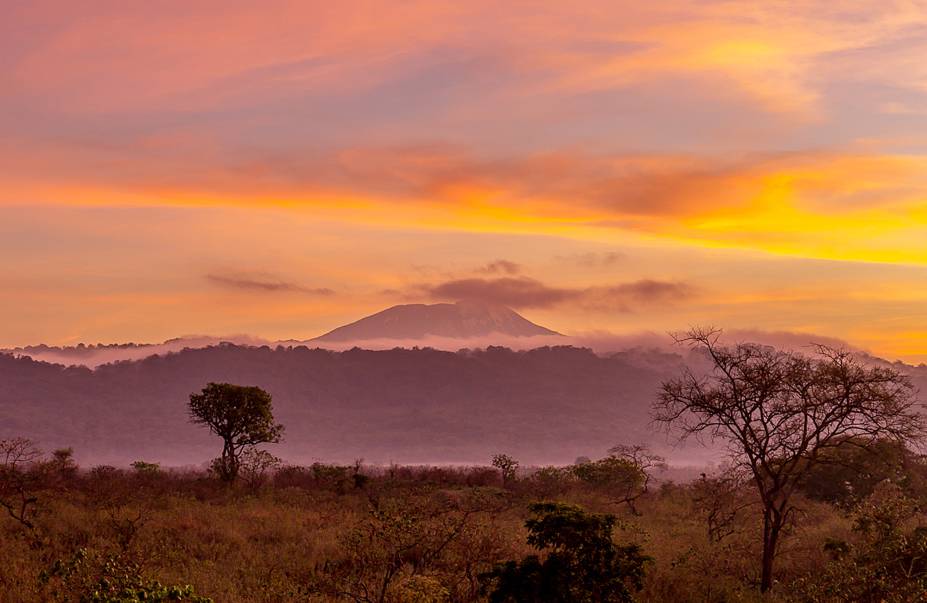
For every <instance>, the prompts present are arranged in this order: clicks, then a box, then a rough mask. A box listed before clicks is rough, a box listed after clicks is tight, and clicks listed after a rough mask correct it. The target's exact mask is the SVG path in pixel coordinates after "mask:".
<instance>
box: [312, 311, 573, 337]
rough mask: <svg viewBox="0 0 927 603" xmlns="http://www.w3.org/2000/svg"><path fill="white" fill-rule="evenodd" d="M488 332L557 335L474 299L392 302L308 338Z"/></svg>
mask: <svg viewBox="0 0 927 603" xmlns="http://www.w3.org/2000/svg"><path fill="white" fill-rule="evenodd" d="M490 334H499V335H508V336H513V337H533V336H537V335H559V333H557V332H556V331H552V330H550V329H547V328H545V327H542V326H540V325H537V324H534V323H533V322H531V321H530V320H528V319H526V318H525V317H523V316H521V315H520V314H518V313H517V312H515V311H514V310H512V309H511V308H507V307H505V306H500V305H495V304H489V303H484V302H478V301H459V302H457V303H455V304H430V305H429V304H405V305H399V306H393V307H392V308H387V309H386V310H383V311H382V312H377V313H376V314H373V315H371V316H368V317H366V318H362V319H360V320H358V321H356V322H352V323H351V324H348V325H345V326H343V327H338V328H337V329H334V330H333V331H329V332H328V333H326V334H324V335H322V336H320V337H316V338H315V339H313V340H311V341H319V342H339V341H368V340H375V339H402V340H406V339H422V338H424V337H426V336H437V337H453V338H460V339H467V338H473V337H482V336H486V335H490Z"/></svg>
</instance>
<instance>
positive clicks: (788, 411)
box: [654, 329, 925, 592]
mask: <svg viewBox="0 0 927 603" xmlns="http://www.w3.org/2000/svg"><path fill="white" fill-rule="evenodd" d="M720 335H721V331H719V330H717V329H692V330H690V331H689V332H687V333H686V334H685V335H682V336H677V338H676V340H677V342H678V343H682V344H687V345H690V346H692V347H693V348H695V349H698V350H701V351H702V352H703V353H704V354H706V356H707V357H708V359H709V360H710V361H711V370H709V371H708V372H707V374H697V373H695V372H694V371H693V370H692V369H688V368H687V369H686V370H685V371H684V372H683V374H682V375H681V376H680V377H678V378H676V379H672V380H670V381H667V382H665V383H664V384H663V387H662V391H661V393H660V396H659V399H658V401H657V403H656V405H655V408H654V419H655V421H656V422H658V423H661V424H663V425H664V426H666V427H667V428H668V429H676V430H678V431H679V432H680V434H681V436H680V437H681V438H683V439H684V438H686V437H689V436H697V437H698V436H703V437H707V438H709V439H711V440H713V441H723V442H726V443H727V445H728V450H729V452H730V455H731V461H732V463H733V464H734V466H735V467H738V468H742V469H743V470H745V471H747V473H748V475H750V477H751V479H752V482H753V484H754V485H755V487H756V491H757V494H758V496H759V499H760V502H761V504H762V507H763V555H762V572H761V579H760V589H761V590H762V591H764V592H765V591H768V590H769V589H770V588H771V586H772V583H773V562H774V560H775V557H776V553H777V550H778V547H779V540H780V536H781V534H782V529H783V527H785V526H786V525H787V523H788V522H789V520H790V519H791V517H792V515H793V514H794V511H795V508H794V506H793V505H792V495H793V493H794V492H795V490H796V488H797V487H798V485H799V484H800V482H801V480H802V478H803V477H804V476H805V475H806V473H807V472H808V471H809V470H810V469H811V468H813V467H814V466H815V465H816V464H817V463H818V462H819V461H820V457H821V455H822V453H824V452H825V451H828V450H831V449H833V448H836V447H838V446H841V445H856V446H867V445H871V444H873V443H875V442H876V441H877V440H879V439H891V440H895V441H899V442H903V443H906V444H909V443H914V442H917V441H919V440H920V439H921V438H922V437H923V436H924V433H925V424H924V419H923V417H922V416H921V415H919V414H918V413H917V412H916V411H915V406H916V396H915V392H914V389H913V386H912V384H911V382H910V380H909V379H908V377H907V376H905V375H903V374H901V373H899V372H898V371H897V370H895V369H894V368H891V367H884V366H869V365H866V364H864V363H863V362H862V361H860V360H859V359H858V358H857V357H856V356H855V355H853V354H852V353H850V352H847V351H844V350H838V349H833V348H829V347H825V346H816V349H815V352H816V353H815V354H813V355H804V354H797V353H790V352H784V351H779V350H776V349H774V348H770V347H766V346H759V345H754V344H738V345H735V346H733V347H727V346H723V345H720V344H719V338H720Z"/></svg>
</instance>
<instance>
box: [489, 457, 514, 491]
mask: <svg viewBox="0 0 927 603" xmlns="http://www.w3.org/2000/svg"><path fill="white" fill-rule="evenodd" d="M492 466H493V467H495V468H496V469H498V470H499V472H500V473H501V474H502V485H503V486H508V485H509V484H511V483H512V482H513V481H515V472H516V471H518V461H516V460H515V459H513V458H512V457H510V456H509V455H507V454H496V455H494V456H493V457H492Z"/></svg>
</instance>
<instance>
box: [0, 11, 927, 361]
mask: <svg viewBox="0 0 927 603" xmlns="http://www.w3.org/2000/svg"><path fill="white" fill-rule="evenodd" d="M3 13H4V18H3V19H0V91H2V92H0V235H2V237H0V253H2V256H0V257H2V258H3V261H2V262H0V285H2V286H0V315H2V316H3V317H4V318H3V319H2V322H0V346H4V345H22V344H29V343H37V342H46V343H56V344H64V343H74V342H78V341H86V342H97V341H107V342H108V341H130V340H131V341H152V340H163V339H166V338H169V337H173V336H177V335H181V334H188V333H204V334H215V335H227V334H233V333H248V334H253V335H258V336H264V337H269V338H290V337H293V338H305V337H309V336H313V335H316V334H318V333H320V332H322V331H324V330H327V329H329V328H332V327H334V326H337V325H338V324H341V323H343V322H345V321H348V320H351V319H354V318H357V317H358V316H360V315H362V314H365V313H369V312H372V311H375V310H378V309H380V308H382V307H384V306H386V305H390V304H393V303H400V302H405V301H433V300H436V299H440V298H441V295H442V293H441V292H442V291H446V290H449V289H448V288H447V287H442V286H443V285H447V284H448V283H458V281H462V282H464V283H465V285H466V286H471V287H473V286H477V287H478V288H479V289H478V290H479V291H480V292H481V294H483V295H487V296H490V297H494V298H496V299H498V300H500V301H504V302H507V303H513V304H516V305H519V306H520V307H519V308H518V309H519V310H520V311H522V312H523V313H524V314H525V315H526V316H528V317H529V318H532V319H534V320H537V321H538V322H542V323H543V324H545V325H546V326H550V327H551V328H555V329H557V330H560V331H564V332H571V333H580V332H591V331H612V332H616V333H629V332H637V331H642V330H653V331H658V332H660V331H666V330H670V329H677V328H682V327H685V326H687V325H690V324H706V323H711V324H716V325H720V326H724V327H728V328H737V329H761V330H776V331H783V330H784V331H801V332H812V333H820V334H821V335H827V336H834V337H839V338H843V339H845V340H847V341H849V342H851V343H853V344H854V345H858V346H861V347H864V348H867V349H870V350H872V351H874V352H876V353H878V354H881V355H884V356H887V357H890V358H901V359H905V360H908V361H916V362H921V361H927V61H924V60H923V57H924V56H927V4H925V3H923V2H884V1H880V2H855V3H852V5H848V6H841V5H838V4H835V3H824V2H820V3H814V2H810V3H795V2H783V3H779V2H766V3H757V6H751V5H749V4H748V3H743V2H701V1H700V2H694V1H693V2H682V1H677V0H668V1H667V2H659V3H647V4H641V3H616V2H574V3H563V2H520V1H512V2H505V3H499V2H479V1H475V2H467V3H459V2H438V1H428V2H415V1H412V2H403V3H401V4H396V3H386V2H340V3H336V4H334V5H333V4H332V3H327V2H276V1H275V2H262V3H254V2H197V3H189V2H179V1H178V2H159V3H152V4H141V3H139V4H135V3H125V2H79V1H78V2H41V1H37V2H30V3H16V4H10V5H8V6H5V7H4V8H3ZM500 260H502V262H501V263H500ZM513 287H515V288H517V290H518V291H520V292H523V293H524V295H522V296H521V297H518V298H512V297H511V291H512V290H513ZM450 290H458V289H454V288H451V289H450Z"/></svg>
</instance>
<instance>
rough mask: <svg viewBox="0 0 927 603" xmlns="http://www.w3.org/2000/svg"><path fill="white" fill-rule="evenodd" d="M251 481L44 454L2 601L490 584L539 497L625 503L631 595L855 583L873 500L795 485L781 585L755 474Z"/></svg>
mask: <svg viewBox="0 0 927 603" xmlns="http://www.w3.org/2000/svg"><path fill="white" fill-rule="evenodd" d="M49 467H51V468H49ZM247 482H250V483H246V482H245V481H243V482H241V483H238V484H235V485H233V486H229V485H227V484H223V483H222V482H220V481H218V480H216V479H214V478H212V477H210V476H209V475H207V474H205V473H196V472H172V471H161V470H159V469H157V468H156V467H153V466H141V467H140V468H137V469H127V470H119V469H114V468H111V467H97V468H93V469H89V470H78V469H76V468H74V467H73V466H69V465H65V466H64V468H62V467H59V468H58V469H57V470H56V469H55V468H54V467H53V466H52V465H48V466H46V469H45V470H44V471H43V472H42V480H41V481H35V482H34V483H33V484H32V488H31V490H30V494H31V495H32V496H34V498H35V505H34V506H30V509H31V510H32V512H30V513H29V514H27V515H26V517H25V519H26V520H27V521H28V522H29V523H30V524H32V527H29V526H27V525H25V524H24V523H23V522H20V521H17V520H16V519H14V518H13V517H12V516H11V514H5V516H3V517H2V519H0V559H2V562H0V601H2V602H3V603H7V602H9V603H14V602H15V603H25V602H30V601H81V600H88V601H89V600H93V599H90V598H86V597H87V596H88V595H87V593H88V592H90V593H92V592H94V588H96V585H97V584H98V583H99V582H100V580H101V578H102V579H106V580H108V581H109V582H108V583H107V584H112V583H113V581H114V580H120V579H122V580H124V579H127V578H126V577H128V579H129V580H130V581H132V580H134V581H136V582H139V583H145V584H150V583H151V581H155V580H156V581H159V582H160V583H161V584H163V585H168V586H169V585H176V586H178V587H181V586H187V585H189V586H191V587H193V588H192V590H194V591H195V592H196V593H197V594H198V595H200V596H204V597H210V598H211V599H213V600H214V601H217V602H228V603H238V602H246V601H247V602H276V601H390V602H405V601H408V602H427V601H480V600H486V594H487V593H488V592H490V591H491V584H488V583H487V581H486V579H485V578H483V579H481V576H482V575H483V574H486V573H487V572H489V571H490V570H492V569H493V567H494V566H496V564H499V563H502V562H505V561H508V560H518V559H521V558H523V557H525V556H527V555H530V554H533V553H536V552H537V551H536V550H535V549H533V548H532V547H530V546H529V545H528V544H527V543H526V536H527V532H526V529H525V520H526V518H527V517H528V506H529V505H530V504H531V503H532V502H534V501H538V500H558V501H562V502H565V503H569V504H573V505H578V506H579V507H582V508H583V509H585V510H586V511H588V512H591V513H610V514H615V515H616V516H617V518H618V522H617V528H616V529H615V530H614V533H613V538H614V540H615V542H616V543H619V544H630V543H636V544H638V545H640V546H641V547H642V549H643V552H644V554H645V555H647V556H648V557H649V561H648V562H647V563H646V565H645V569H646V574H645V578H644V581H643V588H642V589H641V590H640V591H638V592H636V593H635V598H636V600H638V601H642V602H662V601H703V602H710V601H718V602H721V601H759V600H765V601H780V600H781V601H785V600H834V601H839V600H852V599H846V598H839V596H838V595H834V594H833V593H834V592H837V589H835V588H832V587H830V586H827V585H823V586H822V584H823V582H822V581H824V580H825V579H826V580H831V581H833V580H832V578H833V575H835V574H837V573H839V572H835V571H834V570H835V569H839V570H840V571H849V570H846V569H844V568H842V566H841V567H838V565H837V564H838V562H837V561H834V560H833V559H834V555H832V554H830V553H828V551H827V550H826V549H827V548H828V547H827V546H826V545H827V543H829V542H844V543H850V544H849V545H848V546H856V548H857V549H859V550H862V549H861V548H860V547H862V546H864V545H865V542H864V541H866V538H865V534H863V533H862V532H861V531H860V530H859V513H860V512H861V511H860V509H862V508H863V507H865V505H866V504H869V503H867V502H866V501H869V500H871V497H870V498H869V499H865V500H863V501H862V502H860V503H857V504H856V505H855V506H853V507H852V508H851V507H850V506H847V505H843V506H835V505H832V504H829V503H827V502H822V501H816V500H811V499H809V498H806V497H802V498H801V500H800V504H799V507H800V512H799V513H798V514H796V516H795V521H794V526H792V527H791V528H790V530H789V534H788V536H787V538H786V540H785V542H784V544H783V547H782V550H781V552H780V555H779V560H778V566H777V584H776V587H775V588H774V589H773V592H772V594H770V595H768V596H766V597H765V598H761V597H760V595H759V594H758V592H757V590H756V584H757V580H758V567H759V565H758V559H759V555H760V551H759V545H760V535H759V534H760V528H761V526H760V522H759V518H758V513H757V509H756V506H755V505H753V504H752V501H751V498H750V497H751V494H750V490H749V488H743V487H739V488H738V487H734V488H725V487H723V484H722V482H717V481H705V480H695V481H693V482H691V483H687V484H675V483H673V482H668V481H664V482H662V483H659V484H657V485H653V484H652V485H651V487H650V489H649V491H648V492H647V493H646V494H643V495H642V496H640V498H639V499H638V500H637V501H635V509H636V512H634V511H632V510H631V508H630V507H629V505H627V504H624V503H616V502H615V496H614V493H613V491H612V490H610V489H609V488H603V487H600V486H594V485H590V484H588V483H585V482H583V481H581V480H577V479H576V478H575V477H574V476H573V474H572V473H571V472H570V471H568V470H564V469H553V468H547V469H542V470H522V471H520V472H519V474H518V475H517V476H516V477H514V478H512V479H510V480H509V482H508V483H507V484H505V485H504V486H503V484H502V480H501V477H500V475H499V473H497V472H496V471H495V470H494V469H492V468H488V467H470V468H427V467H418V468H416V467H392V468H369V467H359V466H358V467H334V466H324V465H316V466H313V467H310V468H301V467H286V468H282V469H278V470H276V471H275V472H269V473H268V474H267V475H266V476H263V477H261V476H252V479H250V480H247ZM7 491H8V494H9V493H10V488H7ZM876 494H878V492H877V493H876ZM873 496H875V495H873ZM883 498H884V495H883ZM8 500H10V498H9V497H8ZM898 500H903V501H911V500H912V499H910V498H907V497H905V496H904V495H903V494H902V493H900V492H894V493H892V497H890V498H889V502H890V503H891V504H894V505H896V506H897V503H898ZM873 504H874V503H873ZM870 506H872V505H870ZM882 506H883V507H884V506H885V505H882ZM879 508H882V507H879ZM854 509H855V510H854ZM728 519H729V520H730V521H727V520H728ZM920 519H921V516H920V515H919V514H918V513H917V512H916V510H915V511H912V512H910V513H907V514H906V515H903V516H902V515H901V514H899V515H898V518H897V521H896V523H897V524H898V525H896V527H897V528H898V529H899V530H901V531H903V526H902V525H901V524H904V526H908V525H914V524H918V523H919V522H920ZM854 526H856V529H854ZM870 540H871V539H870ZM854 543H856V544H855V545H854ZM859 570H860V568H859V567H856V570H853V571H859ZM825 587H826V588H825ZM828 588H829V589H830V590H827V589H828ZM821 592H829V593H831V594H830V595H826V596H825V595H822V594H821ZM847 592H854V591H847ZM838 594H839V593H838ZM82 596H83V597H85V598H84V599H81V597H82ZM828 597H831V598H828ZM101 600H109V599H101ZM164 600H170V599H164ZM873 600H876V599H873ZM887 600H891V599H887ZM896 600H899V601H901V600H907V599H896ZM912 600H913V599H912Z"/></svg>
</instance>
